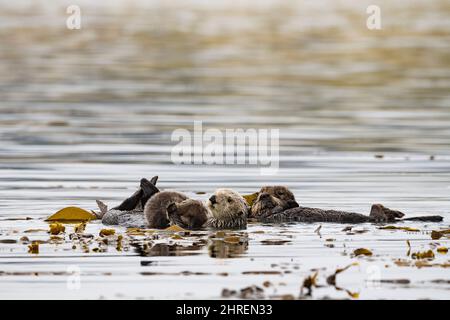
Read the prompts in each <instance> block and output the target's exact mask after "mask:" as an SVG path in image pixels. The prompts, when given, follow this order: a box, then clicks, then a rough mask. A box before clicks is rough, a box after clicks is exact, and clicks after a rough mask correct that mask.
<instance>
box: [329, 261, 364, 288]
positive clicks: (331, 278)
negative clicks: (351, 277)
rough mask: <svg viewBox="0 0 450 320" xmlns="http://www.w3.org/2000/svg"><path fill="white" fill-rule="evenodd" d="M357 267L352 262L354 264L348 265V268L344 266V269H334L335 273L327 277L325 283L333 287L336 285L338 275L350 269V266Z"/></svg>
mask: <svg viewBox="0 0 450 320" xmlns="http://www.w3.org/2000/svg"><path fill="white" fill-rule="evenodd" d="M357 265H359V264H358V262H354V263H352V264H349V265H348V266H346V267H344V268H339V269H336V271H335V272H334V273H333V274H332V275H331V276H329V277H328V278H327V283H328V284H329V285H332V286H335V285H336V276H337V275H338V274H339V273H341V272H344V271H345V270H347V269H348V268H350V267H352V266H357Z"/></svg>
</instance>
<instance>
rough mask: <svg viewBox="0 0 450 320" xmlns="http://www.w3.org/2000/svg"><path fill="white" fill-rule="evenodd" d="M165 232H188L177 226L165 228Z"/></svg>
mask: <svg viewBox="0 0 450 320" xmlns="http://www.w3.org/2000/svg"><path fill="white" fill-rule="evenodd" d="M164 231H171V232H182V231H187V230H185V229H183V228H182V227H180V226H177V225H176V224H173V225H171V226H170V227H168V228H165V229H164Z"/></svg>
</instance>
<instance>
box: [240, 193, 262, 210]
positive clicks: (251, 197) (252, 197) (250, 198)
mask: <svg viewBox="0 0 450 320" xmlns="http://www.w3.org/2000/svg"><path fill="white" fill-rule="evenodd" d="M243 197H244V199H245V201H246V202H247V204H248V205H249V206H250V207H251V206H253V203H254V202H255V200H256V198H258V192H256V193H252V194H246V195H244V196H243Z"/></svg>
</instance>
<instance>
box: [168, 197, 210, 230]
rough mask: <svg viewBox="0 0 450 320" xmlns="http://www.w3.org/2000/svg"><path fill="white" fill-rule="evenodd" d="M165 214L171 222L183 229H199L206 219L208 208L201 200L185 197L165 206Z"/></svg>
mask: <svg viewBox="0 0 450 320" xmlns="http://www.w3.org/2000/svg"><path fill="white" fill-rule="evenodd" d="M167 215H168V217H169V220H170V222H171V223H172V224H176V225H178V226H180V227H182V228H184V229H189V230H195V229H200V228H202V227H203V225H204V224H205V223H206V221H207V220H208V209H207V208H206V207H205V206H204V205H203V203H202V202H201V201H198V200H194V199H187V200H184V201H182V202H179V203H171V204H170V205H169V206H168V207H167Z"/></svg>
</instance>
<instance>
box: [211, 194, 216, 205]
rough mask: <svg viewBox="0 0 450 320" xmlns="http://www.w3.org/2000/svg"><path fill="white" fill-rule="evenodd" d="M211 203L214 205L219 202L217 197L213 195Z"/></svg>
mask: <svg viewBox="0 0 450 320" xmlns="http://www.w3.org/2000/svg"><path fill="white" fill-rule="evenodd" d="M209 201H211V203H212V204H215V203H217V202H216V195H214V194H213V195H212V196H211V198H209Z"/></svg>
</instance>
